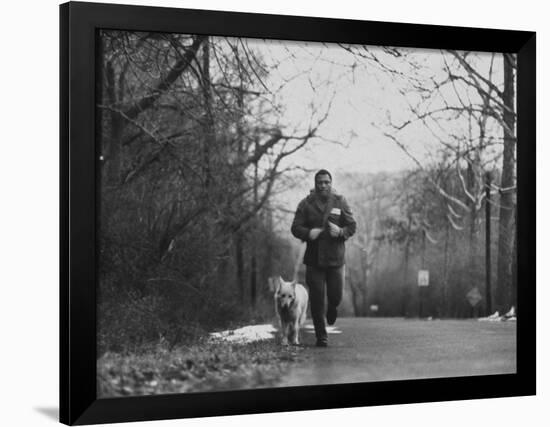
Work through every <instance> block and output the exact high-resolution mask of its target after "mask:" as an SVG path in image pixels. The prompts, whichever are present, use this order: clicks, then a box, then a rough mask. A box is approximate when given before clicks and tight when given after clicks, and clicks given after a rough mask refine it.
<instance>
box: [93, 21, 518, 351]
mask: <svg viewBox="0 0 550 427" xmlns="http://www.w3.org/2000/svg"><path fill="white" fill-rule="evenodd" d="M100 38H101V52H100V58H101V78H100V79H99V83H98V88H97V93H98V105H97V117H98V121H97V126H98V133H99V135H100V151H101V157H100V162H101V176H100V177H99V179H100V187H101V201H100V206H101V210H100V218H99V230H100V270H99V298H100V301H99V311H98V320H99V337H98V339H99V346H100V349H102V350H107V349H108V350H112V351H117V350H123V349H130V348H134V347H135V346H140V345H143V344H146V343H151V342H158V341H159V340H164V341H166V342H168V343H170V344H171V345H174V344H176V343H178V342H184V341H185V340H186V339H187V338H188V337H189V336H192V335H195V334H200V333H201V332H202V331H205V330H209V329H212V328H216V327H226V326H227V325H229V324H231V323H239V322H260V321H266V320H271V318H272V316H273V308H272V298H271V295H270V292H269V289H268V286H267V283H268V278H269V277H271V276H273V275H282V276H283V277H286V278H287V279H291V278H292V276H293V272H294V268H295V265H296V257H297V254H298V252H299V246H298V245H299V242H297V241H296V240H295V239H293V238H292V236H291V235H290V231H289V229H290V223H291V220H292V214H293V212H294V209H295V208H296V206H295V204H290V203H287V202H285V200H293V197H294V196H297V197H299V196H301V197H303V196H305V195H306V194H307V193H304V189H303V188H304V187H303V185H304V184H307V186H312V184H313V172H314V171H315V169H320V168H322V167H326V168H328V169H330V170H331V171H333V172H334V173H333V176H334V178H335V179H334V181H335V187H336V188H337V189H338V190H339V191H341V192H342V194H344V195H345V196H346V198H347V200H348V202H349V203H350V205H351V206H352V208H353V210H354V213H355V215H356V219H357V221H358V231H357V234H356V236H354V237H353V238H352V239H350V241H348V244H347V247H348V248H347V250H348V253H347V254H348V256H347V284H346V286H347V288H346V292H347V300H346V301H347V302H346V304H347V307H344V310H347V312H348V314H350V315H355V316H368V315H379V316H417V315H418V314H419V312H418V304H419V302H420V301H419V299H418V298H419V288H418V286H417V284H416V274H417V271H418V269H420V268H422V269H428V270H430V286H429V287H428V289H427V290H426V295H423V296H422V297H423V301H425V305H424V310H423V313H422V314H423V315H424V316H428V315H429V316H434V317H435V316H438V317H466V316H472V315H474V314H484V313H486V312H488V311H489V310H492V311H494V310H499V311H500V312H501V313H502V312H504V311H506V310H508V309H509V308H510V306H512V305H516V297H515V290H516V289H517V286H518V285H517V281H516V279H515V271H516V251H517V243H516V234H515V230H516V227H515V212H516V197H515V188H516V187H515V179H516V178H515V176H516V174H515V170H516V159H515V152H516V149H515V147H516V142H517V141H516V132H515V117H516V112H515V111H516V108H515V73H516V62H515V61H516V60H515V57H514V56H513V55H508V54H506V55H502V54H478V53H472V52H456V51H441V52H440V51H433V52H430V53H429V55H428V54H427V53H426V51H418V52H416V51H414V50H407V49H397V48H373V47H367V46H355V45H353V46H348V45H340V46H334V45H333V46H331V47H330V50H328V47H326V46H323V45H319V46H317V47H316V49H318V50H319V51H320V52H323V49H325V48H326V49H327V54H326V56H327V58H328V57H329V55H330V54H331V52H334V51H335V50H337V51H338V55H340V56H339V58H340V57H345V58H347V59H346V62H340V63H338V64H336V65H334V67H336V68H338V73H339V74H338V75H345V76H346V78H349V79H350V82H351V83H350V84H353V81H355V76H356V75H357V74H361V73H364V75H366V74H368V73H376V75H378V76H382V77H383V78H384V79H386V80H385V81H386V82H390V83H391V85H392V86H393V87H394V88H395V89H396V90H397V91H398V93H399V96H400V99H401V103H400V104H399V105H397V104H396V107H395V110H394V111H390V110H388V111H384V114H385V115H386V119H385V121H384V122H380V123H376V124H374V125H373V126H375V127H376V128H378V129H379V131H380V132H381V134H382V135H383V137H384V138H385V139H386V140H387V144H388V145H390V144H391V145H394V146H397V147H399V149H400V150H401V151H402V152H403V153H405V154H406V156H408V157H409V158H410V159H411V160H412V164H413V165H414V166H413V167H409V168H406V169H403V170H400V171H398V172H395V171H391V172H385V171H377V172H371V171H369V170H368V169H365V170H364V171H357V170H354V171H348V170H345V168H342V167H339V164H338V162H337V161H336V160H335V159H326V163H325V164H322V165H318V166H316V167H315V168H312V167H310V166H309V165H304V163H303V162H302V160H301V159H302V158H301V157H299V156H300V155H301V153H304V152H307V150H316V149H317V148H318V147H319V144H335V146H336V145H338V146H339V147H340V148H341V149H346V147H342V144H341V142H339V141H332V140H331V138H330V136H329V135H330V133H331V132H330V126H334V124H331V125H330V126H328V125H327V124H328V123H329V119H330V117H331V114H334V113H335V112H334V106H333V103H332V100H333V97H332V96H330V93H331V87H332V85H333V83H334V84H335V82H336V81H337V80H338V77H336V76H332V77H331V79H328V80H323V83H322V85H319V86H315V81H314V79H315V78H316V77H315V76H314V75H315V73H318V72H317V71H316V64H317V62H316V61H317V59H316V60H312V61H311V66H310V68H309V70H305V71H303V70H302V72H301V73H299V74H296V76H295V77H293V78H292V79H290V78H288V79H274V78H273V77H272V76H273V75H274V74H275V73H277V71H278V70H279V68H280V67H282V66H283V65H285V64H288V63H289V62H292V61H297V59H296V52H297V51H299V50H300V49H301V47H300V46H299V44H298V45H296V44H294V45H289V47H288V49H286V50H283V52H284V53H285V54H284V55H278V56H273V55H270V54H269V51H268V50H264V49H263V48H262V47H261V46H262V42H261V41H255V42H254V43H252V42H250V41H249V40H246V39H235V38H224V37H209V36H193V35H181V34H159V33H136V32H124V31H102V32H101V36H100ZM264 43H266V44H267V43H271V44H273V43H282V44H283V45H284V43H285V42H267V41H266V42H264ZM342 55H343V56H342ZM427 58H429V59H427ZM434 58H435V59H434ZM382 77H381V78H382ZM295 79H305V80H304V81H305V82H306V83H305V84H310V85H311V87H312V88H313V87H315V90H316V91H317V92H318V93H319V92H321V91H323V90H325V91H326V93H328V94H329V95H327V96H326V97H325V98H324V99H325V100H324V102H319V103H315V102H310V100H307V99H304V100H303V103H304V105H305V106H306V107H307V111H308V114H307V115H305V116H304V117H303V119H302V118H300V120H298V121H299V126H289V125H288V123H287V122H286V121H285V119H284V117H285V111H287V110H288V109H289V106H288V105H284V104H282V103H281V99H282V98H281V97H280V96H279V94H280V92H281V91H282V90H284V86H285V85H289V84H291V82H292V81H293V80H295ZM308 81H309V82H308ZM307 82H308V83H307ZM386 84H388V83H386ZM358 90H359V89H358ZM344 114H345V113H344ZM347 131H349V132H350V133H353V131H354V130H353V129H348V130H347ZM410 135H418V138H420V139H422V138H423V135H430V142H429V143H426V144H424V142H422V141H421V142H420V144H419V143H418V142H415V141H414V138H413V139H411V138H410ZM418 147H423V150H424V151H423V152H419V151H418ZM349 149H350V150H351V149H352V146H351V145H350V147H349ZM307 186H306V187H305V188H308V187H307ZM289 194H293V196H292V197H290V196H288V195H289ZM487 219H488V221H487ZM487 228H489V229H490V230H491V232H492V234H490V236H489V240H488V242H487V241H486V234H485V232H486V229H487ZM488 250H489V251H490V252H488ZM487 254H489V257H487ZM488 260H489V262H488ZM491 260H492V262H490V261H491ZM487 271H490V274H489V276H487V274H486V273H487ZM488 278H489V279H490V282H488ZM487 283H491V284H492V285H491V287H490V288H487ZM473 288H478V289H479V291H480V292H481V295H483V297H484V298H483V300H482V301H481V302H480V303H479V305H478V306H477V308H476V310H473V309H472V307H471V306H470V304H469V303H468V300H467V299H466V294H467V293H468V292H469V291H470V290H471V289H473ZM488 291H492V295H491V296H490V298H489V300H488V299H487V295H488V293H487V292H488ZM488 301H489V302H488ZM373 306H377V307H378V310H377V311H373Z"/></svg>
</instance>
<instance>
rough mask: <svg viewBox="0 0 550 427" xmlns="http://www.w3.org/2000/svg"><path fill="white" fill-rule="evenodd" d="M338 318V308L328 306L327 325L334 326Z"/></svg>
mask: <svg viewBox="0 0 550 427" xmlns="http://www.w3.org/2000/svg"><path fill="white" fill-rule="evenodd" d="M336 316H338V311H337V310H336V307H332V306H330V305H329V306H328V308H327V323H328V324H329V325H334V322H336Z"/></svg>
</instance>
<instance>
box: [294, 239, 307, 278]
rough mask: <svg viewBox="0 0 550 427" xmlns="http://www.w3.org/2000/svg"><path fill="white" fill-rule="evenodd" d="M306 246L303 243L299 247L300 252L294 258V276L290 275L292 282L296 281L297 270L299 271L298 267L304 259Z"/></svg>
mask: <svg viewBox="0 0 550 427" xmlns="http://www.w3.org/2000/svg"><path fill="white" fill-rule="evenodd" d="M306 246H307V243H306V242H303V243H302V244H301V245H300V251H299V252H298V257H297V258H296V262H295V263H294V274H293V275H292V281H293V282H296V281H297V280H298V270H300V265H301V264H302V261H303V259H304V254H305V252H306Z"/></svg>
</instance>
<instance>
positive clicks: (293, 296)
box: [273, 276, 309, 345]
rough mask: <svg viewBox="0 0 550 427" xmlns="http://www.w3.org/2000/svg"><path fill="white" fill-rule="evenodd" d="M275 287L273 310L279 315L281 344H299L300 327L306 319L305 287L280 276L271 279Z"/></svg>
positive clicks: (307, 297) (306, 295) (306, 298)
mask: <svg viewBox="0 0 550 427" xmlns="http://www.w3.org/2000/svg"><path fill="white" fill-rule="evenodd" d="M273 282H274V283H273V285H274V286H273V287H274V288H275V295H274V299H275V312H276V313H277V316H278V317H279V325H280V332H281V336H282V340H281V343H282V344H283V345H288V344H289V343H290V344H294V345H298V344H300V338H299V334H300V328H301V327H302V326H303V324H304V323H305V321H306V316H307V302H308V299H309V296H308V293H307V290H306V288H305V287H304V286H303V285H300V284H299V283H296V282H285V281H284V280H283V279H282V278H281V277H280V276H279V277H276V278H274V279H273Z"/></svg>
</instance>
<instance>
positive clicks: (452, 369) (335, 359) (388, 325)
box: [279, 318, 516, 387]
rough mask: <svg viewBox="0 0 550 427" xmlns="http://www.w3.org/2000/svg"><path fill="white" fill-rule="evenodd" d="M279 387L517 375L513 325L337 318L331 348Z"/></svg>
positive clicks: (306, 338) (318, 351)
mask: <svg viewBox="0 0 550 427" xmlns="http://www.w3.org/2000/svg"><path fill="white" fill-rule="evenodd" d="M312 332H313V331H312V329H311V325H306V330H305V331H302V342H303V343H304V345H305V346H306V347H311V348H308V352H309V353H310V354H309V356H310V357H308V359H307V360H305V361H303V362H299V363H298V364H296V365H294V366H293V367H292V368H291V370H290V371H289V372H288V373H287V374H286V375H285V376H284V377H283V378H282V381H281V383H280V384H279V386H284V387H286V386H298V385H314V384H335V383H350V382H367V381H387V380H403V379H412V378H436V377H451V376H467V375H488V374H502V373H514V372H516V324H515V322H479V321H476V320H434V321H426V320H405V319H393V318H391V319H388V318H344V319H338V320H337V322H336V325H335V327H334V329H332V330H331V331H330V332H331V333H329V347H328V348H317V347H314V344H315V337H314V335H313V333H312Z"/></svg>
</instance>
